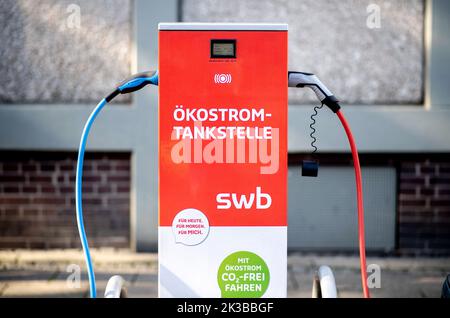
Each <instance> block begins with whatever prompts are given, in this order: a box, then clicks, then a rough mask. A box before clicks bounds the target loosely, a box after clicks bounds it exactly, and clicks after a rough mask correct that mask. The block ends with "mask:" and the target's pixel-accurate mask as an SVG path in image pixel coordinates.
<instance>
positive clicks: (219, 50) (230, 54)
mask: <svg viewBox="0 0 450 318" xmlns="http://www.w3.org/2000/svg"><path fill="white" fill-rule="evenodd" d="M235 57H236V40H211V58H235Z"/></svg>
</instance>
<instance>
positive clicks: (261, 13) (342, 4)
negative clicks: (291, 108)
mask: <svg viewBox="0 0 450 318" xmlns="http://www.w3.org/2000/svg"><path fill="white" fill-rule="evenodd" d="M182 3H183V6H182V14H181V16H182V19H183V21H187V22H222V21H224V22H285V23H289V68H290V69H291V70H302V71H306V72H313V73H316V74H318V75H319V76H320V78H322V79H325V82H326V83H327V84H328V86H329V88H330V89H331V90H332V91H333V92H335V94H336V95H338V97H340V98H341V100H342V101H343V102H345V103H351V104H369V105H372V104H419V103H422V100H423V89H424V10H425V5H424V1H423V0H396V1H388V0H376V1H374V0H340V1H330V0H302V1H288V0H246V1H241V0H227V1H222V0H207V1H197V0H183V2H182ZM377 10H379V18H380V19H379V24H377V17H378V16H377ZM377 26H379V28H378V27H377ZM261 67H264V65H262V66H261ZM289 96H290V98H291V103H305V102H306V103H308V102H315V99H314V96H313V94H312V93H310V92H305V91H302V90H295V89H292V90H291V91H290V92H289Z"/></svg>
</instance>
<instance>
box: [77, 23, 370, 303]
mask: <svg viewBox="0 0 450 318" xmlns="http://www.w3.org/2000/svg"><path fill="white" fill-rule="evenodd" d="M287 29H288V28H287V25H286V24H253V23H252V24H248V23H160V24H159V70H158V71H148V72H143V73H138V74H134V75H132V76H131V77H129V78H127V79H125V80H124V81H123V82H121V83H120V84H119V85H118V86H117V87H116V88H115V89H114V90H113V91H112V92H111V93H110V94H109V95H107V96H106V97H105V98H103V99H102V100H101V101H100V102H99V103H98V105H97V106H96V107H95V108H94V110H93V111H92V113H91V115H90V116H89V118H88V120H87V122H86V124H85V126H84V129H83V132H82V134H81V139H80V145H79V151H78V161H77V169H76V180H75V198H76V200H75V203H76V217H77V225H78V231H79V235H80V239H81V245H82V247H83V252H84V255H85V260H86V266H87V271H88V277H89V287H90V296H91V297H92V298H95V297H96V296H97V289H96V281H95V274H94V266H93V262H92V259H91V254H90V251H89V244H88V240H87V236H86V232H85V227H84V221H83V204H82V202H83V201H82V178H83V161H84V153H85V150H86V144H87V139H88V136H89V132H90V129H91V127H92V125H93V123H94V121H95V119H96V117H97V116H98V114H99V113H100V112H101V110H102V109H103V108H104V107H105V105H107V104H108V103H109V102H111V100H113V99H114V98H115V97H116V96H118V95H119V94H128V93H132V92H134V91H137V90H140V89H141V88H143V87H145V86H146V85H148V84H151V85H155V86H159V123H158V124H159V136H158V138H159V180H158V181H159V228H158V232H159V233H158V246H159V249H158V254H159V255H158V260H159V275H158V279H159V284H158V287H159V296H160V297H224V298H225V297H234V298H236V297H239V298H254V297H286V293H287V287H286V285H287V153H288V149H287V123H288V121H287V115H288V113H287V105H288V98H287V95H288V94H287V93H288V91H287V88H288V87H297V88H304V87H307V88H310V89H312V90H313V92H314V93H315V94H316V96H317V99H318V100H319V101H320V102H321V104H322V106H323V105H326V106H327V107H328V108H329V109H330V110H331V111H332V112H334V113H335V114H336V115H337V118H338V119H339V120H340V122H341V124H342V126H343V128H344V130H345V134H346V136H347V138H348V141H349V145H350V149H351V153H352V157H353V164H354V169H355V181H356V194H357V195H356V201H357V212H358V213H357V217H358V243H359V254H360V268H361V285H362V289H363V293H364V297H366V298H369V297H370V293H369V290H368V286H367V272H366V269H367V266H366V258H365V239H364V204H363V192H362V176H361V167H360V164H359V156H358V150H357V147H356V142H355V139H354V137H353V134H352V131H351V129H350V125H349V123H348V122H347V120H346V119H345V116H344V114H343V113H342V111H341V107H340V105H339V101H338V100H337V98H336V97H335V96H334V95H333V94H332V92H331V91H330V90H328V88H327V87H326V86H325V85H324V84H323V83H322V82H321V81H320V80H319V78H318V77H317V76H315V75H314V74H311V73H304V72H290V71H289V72H288V69H287V65H288V58H287V57H288V34H287ZM154 106H156V105H149V107H154ZM322 106H317V107H315V108H314V112H315V114H314V115H313V116H311V119H312V120H314V116H315V115H317V110H318V109H320V108H321V107H322ZM310 127H311V128H312V129H313V123H312V124H311V125H310ZM314 131H315V129H314ZM311 137H313V136H312V134H311ZM313 139H314V140H315V138H313ZM311 145H312V146H313V147H314V142H313V143H312V144H311ZM314 148H316V147H314ZM318 168H319V163H318V162H317V161H314V160H309V161H303V164H302V176H306V177H317V175H318ZM123 286H124V281H123V279H122V278H121V277H120V276H117V275H116V276H113V277H111V279H110V280H109V282H108V284H107V286H106V290H105V297H121V295H123V294H124V293H123V292H122V290H123ZM312 294H313V297H323V298H335V297H337V291H336V284H335V280H334V276H333V273H332V271H331V269H330V268H329V267H328V266H321V267H320V268H319V269H318V271H317V275H316V276H315V277H314V280H313V293H312Z"/></svg>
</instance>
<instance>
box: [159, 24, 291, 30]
mask: <svg viewBox="0 0 450 318" xmlns="http://www.w3.org/2000/svg"><path fill="white" fill-rule="evenodd" d="M158 29H159V30H195V31H287V29H288V25H287V24H286V23H189V22H178V23H159V24H158Z"/></svg>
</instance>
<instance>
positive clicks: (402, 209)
mask: <svg viewBox="0 0 450 318" xmlns="http://www.w3.org/2000/svg"><path fill="white" fill-rule="evenodd" d="M447 159H448V158H447ZM398 247H399V251H401V252H408V253H411V252H413V253H427V254H428V253H432V254H449V253H450V160H446V159H445V158H439V157H436V158H426V159H421V160H416V161H404V162H402V163H401V164H400V168H399V200H398Z"/></svg>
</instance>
